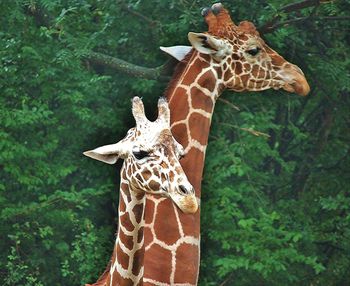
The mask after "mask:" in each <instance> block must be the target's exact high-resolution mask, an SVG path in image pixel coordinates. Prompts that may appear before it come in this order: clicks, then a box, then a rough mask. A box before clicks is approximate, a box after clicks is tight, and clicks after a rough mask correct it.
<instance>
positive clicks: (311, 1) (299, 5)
mask: <svg viewBox="0 0 350 286" xmlns="http://www.w3.org/2000/svg"><path fill="white" fill-rule="evenodd" d="M322 2H325V1H323V0H303V1H299V2H295V3H291V4H287V5H285V6H282V7H281V8H280V9H279V10H278V13H277V16H275V17H273V18H272V19H271V20H270V21H268V22H266V23H265V24H264V25H262V26H261V27H260V28H258V30H259V32H260V33H261V34H267V33H271V32H273V31H274V30H276V29H277V28H279V27H281V26H284V25H286V24H288V23H286V22H288V21H286V22H283V23H277V21H278V20H279V19H280V18H281V16H280V15H279V14H280V13H291V12H296V11H299V10H302V9H305V8H309V7H317V6H318V5H320V4H321V3H322ZM307 18H308V17H303V18H297V19H299V20H296V21H293V20H294V19H292V20H290V21H292V22H299V21H301V20H305V19H307Z"/></svg>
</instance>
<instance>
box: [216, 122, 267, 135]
mask: <svg viewBox="0 0 350 286" xmlns="http://www.w3.org/2000/svg"><path fill="white" fill-rule="evenodd" d="M221 125H226V126H229V127H232V128H236V129H239V130H242V131H246V132H249V133H250V134H253V135H254V136H257V137H260V136H264V137H266V138H270V137H271V136H270V135H269V134H266V133H264V132H261V131H257V130H254V129H251V128H244V127H239V126H238V125H234V124H231V123H226V122H222V123H221Z"/></svg>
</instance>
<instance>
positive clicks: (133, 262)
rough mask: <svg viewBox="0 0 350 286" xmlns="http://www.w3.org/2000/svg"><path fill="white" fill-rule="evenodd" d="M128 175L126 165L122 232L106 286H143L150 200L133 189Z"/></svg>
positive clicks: (120, 217) (120, 218)
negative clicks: (145, 231) (145, 234)
mask: <svg viewBox="0 0 350 286" xmlns="http://www.w3.org/2000/svg"><path fill="white" fill-rule="evenodd" d="M126 173H127V170H126V168H125V163H124V166H123V168H122V171H121V182H120V196H119V223H118V232H117V238H116V241H115V246H114V255H113V257H112V261H111V267H110V271H109V273H108V278H107V279H106V281H107V283H106V284H105V285H108V286H115V285H118V286H119V285H130V286H131V285H142V278H143V272H144V267H143V257H144V235H143V231H144V223H145V221H144V206H145V203H146V199H145V193H144V192H143V191H140V190H136V189H133V186H132V185H131V184H130V182H129V180H127V179H126ZM102 285H104V284H102Z"/></svg>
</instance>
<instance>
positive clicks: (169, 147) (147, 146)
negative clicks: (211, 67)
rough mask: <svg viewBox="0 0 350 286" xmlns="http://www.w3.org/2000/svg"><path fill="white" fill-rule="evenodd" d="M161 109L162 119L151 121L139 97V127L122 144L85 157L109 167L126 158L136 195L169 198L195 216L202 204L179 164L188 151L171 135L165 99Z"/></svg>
mask: <svg viewBox="0 0 350 286" xmlns="http://www.w3.org/2000/svg"><path fill="white" fill-rule="evenodd" d="M158 109H159V115H158V119H157V120H156V121H154V122H150V121H149V120H148V119H147V118H146V116H145V114H144V107H143V104H142V101H141V99H140V98H138V97H135V98H134V99H133V115H134V118H135V120H136V127H134V128H131V129H130V130H129V131H128V133H127V135H126V136H125V138H124V139H122V140H121V141H119V142H118V143H116V144H112V145H106V146H102V147H99V148H97V149H94V150H92V151H87V152H85V153H84V154H85V155H87V156H89V157H92V158H94V159H97V160H101V161H103V162H106V163H109V164H113V163H115V162H116V161H117V160H118V158H122V159H124V165H123V167H124V168H125V171H126V172H125V173H126V177H127V180H128V181H129V185H130V186H132V189H133V190H134V191H135V192H139V193H140V192H146V193H150V194H156V195H161V196H166V197H169V198H170V199H171V200H172V201H173V202H174V203H175V204H176V205H177V206H178V207H179V208H180V209H181V210H182V211H183V212H184V213H195V212H196V211H197V209H198V203H197V199H196V196H195V193H194V188H193V187H192V185H191V184H190V182H189V181H188V179H187V177H186V174H185V173H184V171H183V169H182V167H181V165H180V162H179V159H180V158H181V157H182V156H183V155H184V149H183V147H182V145H181V144H179V143H178V142H177V141H176V140H175V138H174V137H173V136H172V134H171V132H170V111H169V108H168V104H167V102H166V101H165V100H164V99H160V100H159V102H158Z"/></svg>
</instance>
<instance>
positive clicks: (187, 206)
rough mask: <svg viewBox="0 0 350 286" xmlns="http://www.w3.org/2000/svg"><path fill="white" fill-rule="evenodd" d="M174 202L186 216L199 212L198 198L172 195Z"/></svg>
mask: <svg viewBox="0 0 350 286" xmlns="http://www.w3.org/2000/svg"><path fill="white" fill-rule="evenodd" d="M170 197H171V199H172V201H173V202H174V203H175V204H176V205H177V206H178V208H179V209H180V210H181V211H182V212H183V213H185V214H194V213H195V212H197V210H198V202H197V198H196V196H195V195H194V194H193V195H187V196H182V195H178V194H173V195H170Z"/></svg>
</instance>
